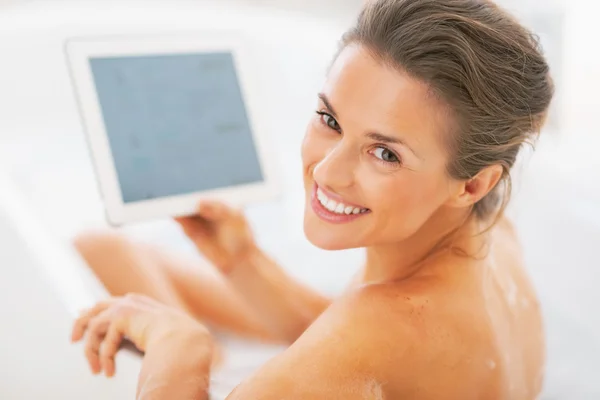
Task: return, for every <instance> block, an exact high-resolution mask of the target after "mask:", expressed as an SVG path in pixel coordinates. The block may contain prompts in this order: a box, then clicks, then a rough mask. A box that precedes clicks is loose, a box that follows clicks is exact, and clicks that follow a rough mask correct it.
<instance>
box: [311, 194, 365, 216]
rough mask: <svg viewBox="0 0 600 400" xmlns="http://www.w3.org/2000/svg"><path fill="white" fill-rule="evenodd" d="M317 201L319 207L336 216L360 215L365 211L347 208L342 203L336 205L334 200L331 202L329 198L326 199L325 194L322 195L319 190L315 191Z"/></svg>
mask: <svg viewBox="0 0 600 400" xmlns="http://www.w3.org/2000/svg"><path fill="white" fill-rule="evenodd" d="M317 199H318V200H319V203H321V205H322V206H323V207H325V208H326V209H328V210H329V211H331V212H334V213H336V214H346V215H350V214H360V213H364V212H366V211H367V210H366V209H364V208H358V207H352V206H347V205H345V204H343V203H338V202H337V201H335V200H331V199H330V198H328V197H327V195H326V194H325V193H323V191H322V190H321V189H317Z"/></svg>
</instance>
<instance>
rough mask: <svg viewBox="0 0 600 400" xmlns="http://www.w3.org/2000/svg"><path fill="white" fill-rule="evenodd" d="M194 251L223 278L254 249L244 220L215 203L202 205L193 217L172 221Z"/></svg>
mask: <svg viewBox="0 0 600 400" xmlns="http://www.w3.org/2000/svg"><path fill="white" fill-rule="evenodd" d="M175 220H176V221H177V222H178V223H179V224H180V225H181V227H182V228H183V231H184V232H185V234H186V235H187V236H188V237H189V238H190V239H191V240H192V242H194V244H195V245H196V247H197V248H198V250H199V251H200V252H201V253H202V254H203V255H204V256H205V257H206V258H207V259H208V260H209V261H210V262H212V263H213V264H214V265H215V266H216V267H217V268H219V269H220V270H221V272H223V273H224V274H229V273H230V272H231V271H232V270H233V269H234V268H235V267H236V265H238V264H240V263H242V262H244V261H246V259H247V258H248V256H249V254H251V253H252V251H253V250H255V249H256V244H255V242H254V237H253V234H252V231H251V229H250V226H249V225H248V222H247V221H246V218H245V217H244V215H243V214H242V212H241V211H239V210H235V209H233V208H231V207H229V206H227V205H226V204H224V203H222V202H218V201H203V202H201V203H200V204H199V206H198V209H197V212H196V215H194V216H191V217H183V218H176V219H175Z"/></svg>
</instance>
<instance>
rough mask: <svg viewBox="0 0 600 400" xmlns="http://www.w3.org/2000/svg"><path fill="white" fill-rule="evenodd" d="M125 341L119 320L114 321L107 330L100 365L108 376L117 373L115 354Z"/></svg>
mask: <svg viewBox="0 0 600 400" xmlns="http://www.w3.org/2000/svg"><path fill="white" fill-rule="evenodd" d="M122 341H123V332H122V329H121V327H120V326H119V323H118V321H113V323H112V324H110V326H109V328H108V332H106V336H105V337H104V342H103V343H102V347H101V348H100V365H101V366H102V370H103V371H104V374H105V375H106V376H107V377H111V376H114V375H115V355H116V354H117V352H118V351H119V346H120V345H121V342H122Z"/></svg>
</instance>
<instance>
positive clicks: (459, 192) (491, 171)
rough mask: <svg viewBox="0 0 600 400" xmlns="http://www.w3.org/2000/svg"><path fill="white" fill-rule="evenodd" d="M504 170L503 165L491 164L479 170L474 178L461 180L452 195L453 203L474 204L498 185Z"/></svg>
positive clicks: (464, 205) (459, 205) (458, 205)
mask: <svg viewBox="0 0 600 400" xmlns="http://www.w3.org/2000/svg"><path fill="white" fill-rule="evenodd" d="M503 172H504V169H503V168H502V166H501V165H497V164H496V165H490V166H489V167H486V168H484V169H482V170H481V171H479V173H478V174H477V175H475V176H474V177H473V178H471V179H469V180H466V181H462V182H460V184H459V185H458V187H457V188H456V191H455V192H454V194H453V196H452V199H451V205H452V206H454V207H469V206H472V205H474V204H475V203H477V202H478V201H479V200H481V199H483V198H484V197H485V196H486V195H487V194H488V193H489V192H491V191H492V189H494V188H495V187H496V185H497V184H498V182H499V181H500V179H501V178H502V174H503Z"/></svg>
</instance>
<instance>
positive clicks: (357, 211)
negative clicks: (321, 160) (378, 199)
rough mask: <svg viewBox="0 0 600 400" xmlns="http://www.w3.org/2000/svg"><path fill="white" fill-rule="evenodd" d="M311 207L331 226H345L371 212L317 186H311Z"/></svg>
mask: <svg viewBox="0 0 600 400" xmlns="http://www.w3.org/2000/svg"><path fill="white" fill-rule="evenodd" d="M311 206H312V210H313V211H314V212H315V214H316V215H317V216H318V217H319V218H320V219H322V220H324V221H326V222H330V223H333V224H345V223H348V222H352V221H354V220H355V219H357V218H360V217H363V216H365V215H367V214H369V213H370V212H371V210H369V209H368V208H365V207H361V206H359V205H356V204H352V203H350V202H348V201H346V200H344V199H342V198H341V197H340V196H338V195H336V194H334V193H331V192H329V191H327V190H325V189H323V188H321V187H319V185H317V184H316V183H315V184H314V185H313V191H312V195H311Z"/></svg>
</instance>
